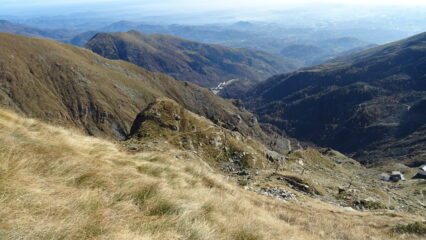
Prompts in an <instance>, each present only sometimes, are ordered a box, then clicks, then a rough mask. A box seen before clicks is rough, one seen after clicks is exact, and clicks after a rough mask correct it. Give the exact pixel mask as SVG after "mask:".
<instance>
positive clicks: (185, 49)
mask: <svg viewBox="0 0 426 240" xmlns="http://www.w3.org/2000/svg"><path fill="white" fill-rule="evenodd" d="M86 48H88V49H90V50H92V51H93V52H95V53H98V54H100V55H101V56H104V57H106V58H109V59H121V60H125V61H129V62H131V63H134V64H136V65H139V66H141V67H143V68H146V69H148V70H149V71H153V72H161V73H165V74H168V75H170V76H173V77H175V78H176V79H178V80H182V81H189V82H193V83H196V84H198V85H200V86H202V87H207V88H212V87H216V86H218V85H219V84H220V83H223V82H227V81H230V80H233V79H234V80H235V79H239V80H247V81H249V82H259V81H262V80H264V79H266V78H268V77H270V76H272V75H274V74H278V73H283V72H289V71H292V70H296V69H297V68H299V67H300V66H301V65H300V64H299V63H298V62H297V61H294V60H291V59H285V58H281V57H278V56H274V55H271V54H268V53H264V52H260V51H254V50H246V49H232V48H228V47H223V46H220V45H213V44H203V43H198V42H194V41H189V40H185V39H181V38H177V37H173V36H169V35H162V34H153V35H147V34H143V33H140V32H137V31H129V32H127V33H100V34H97V35H96V36H95V37H93V38H92V39H91V40H90V41H89V42H88V43H87V44H86Z"/></svg>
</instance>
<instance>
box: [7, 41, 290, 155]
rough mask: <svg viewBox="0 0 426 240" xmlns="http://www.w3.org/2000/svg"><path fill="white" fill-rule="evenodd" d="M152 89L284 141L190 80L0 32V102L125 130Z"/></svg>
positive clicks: (56, 118)
mask: <svg viewBox="0 0 426 240" xmlns="http://www.w3.org/2000/svg"><path fill="white" fill-rule="evenodd" d="M158 97H168V98H171V99H173V100H175V101H176V102H178V103H179V104H180V105H181V106H183V107H185V108H186V109H188V110H190V111H192V112H194V113H197V114H200V115H202V116H205V117H206V118H208V119H211V120H213V121H214V122H216V123H217V124H219V125H221V126H224V127H226V128H228V129H231V130H235V131H239V132H241V133H242V134H244V135H246V136H253V137H256V138H258V139H263V140H264V141H265V142H270V143H273V144H274V146H276V147H278V148H280V149H285V148H286V146H285V145H286V144H287V141H286V140H285V139H281V140H280V138H276V139H275V137H274V138H270V137H269V136H266V135H265V134H264V133H263V131H262V130H261V129H260V127H259V125H258V124H257V120H256V118H254V117H253V115H252V114H250V113H249V112H247V111H246V110H244V109H243V108H241V107H237V106H235V105H234V104H232V102H230V101H227V100H224V99H221V98H219V97H217V96H215V95H214V94H213V93H211V92H210V91H208V90H207V89H203V88H201V87H197V86H195V85H193V84H191V83H187V82H180V81H176V80H175V79H173V78H171V77H169V76H166V75H163V74H159V73H151V72H148V71H146V70H144V69H142V68H140V67H138V66H135V65H133V64H130V63H126V62H123V61H112V60H108V59H105V58H103V57H100V56H98V55H96V54H94V53H92V52H91V51H89V50H86V49H82V48H77V47H73V46H70V45H66V44H61V43H58V42H54V41H49V40H44V39H32V38H27V37H22V36H16V35H11V34H0V105H1V106H4V107H7V108H10V109H13V110H15V111H18V112H21V113H24V114H26V115H27V116H31V117H36V118H39V119H43V120H45V121H48V122H53V123H55V124H60V125H66V126H72V127H75V128H78V129H81V130H83V131H84V132H86V133H89V134H91V135H96V136H109V137H115V138H119V139H124V138H126V137H127V135H128V133H129V130H130V127H131V124H132V122H133V120H134V118H135V116H136V115H137V114H138V113H139V112H140V111H141V110H142V109H144V108H145V107H146V106H147V105H148V104H149V103H151V102H153V101H154V100H155V99H156V98H158Z"/></svg>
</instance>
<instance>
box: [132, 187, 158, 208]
mask: <svg viewBox="0 0 426 240" xmlns="http://www.w3.org/2000/svg"><path fill="white" fill-rule="evenodd" d="M157 194H158V185H157V184H151V185H147V186H143V187H141V188H140V189H138V190H137V191H135V192H133V194H132V199H133V203H134V204H135V205H137V206H138V207H139V208H140V209H143V208H144V206H145V203H146V202H147V201H148V200H149V199H151V198H153V197H154V196H156V195H157Z"/></svg>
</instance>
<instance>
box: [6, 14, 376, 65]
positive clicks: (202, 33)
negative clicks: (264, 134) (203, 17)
mask: <svg viewBox="0 0 426 240" xmlns="http://www.w3.org/2000/svg"><path fill="white" fill-rule="evenodd" d="M131 30H136V31H139V32H143V33H144V34H167V35H171V36H175V37H179V38H184V39H188V40H192V41H197V42H201V43H207V44H220V45H223V46H227V47H233V48H247V49H252V50H259V51H264V52H267V53H269V54H272V55H276V56H282V57H285V58H292V59H293V61H298V62H300V63H303V64H304V65H305V66H310V65H314V64H319V63H323V62H326V61H329V60H331V59H332V58H334V57H337V56H340V55H343V54H347V53H348V52H354V51H359V50H360V49H362V48H365V47H367V46H370V44H369V43H367V42H364V41H361V40H359V39H357V38H354V37H342V36H341V35H339V34H334V33H326V32H323V31H314V30H313V29H309V28H305V29H287V28H283V27H280V26H276V25H273V24H269V25H268V24H267V25H265V24H262V23H251V22H237V23H235V24H231V25H198V26H194V25H177V24H172V25H155V24H145V23H136V22H129V21H119V22H115V23H112V24H110V25H107V26H105V27H102V28H95V29H93V30H89V31H87V30H86V28H73V29H41V28H37V27H31V26H27V25H22V24H16V23H12V22H9V21H5V20H3V21H1V22H0V32H7V33H14V34H19V35H24V36H30V37H43V38H49V39H54V40H57V41H61V42H65V43H69V44H72V45H75V46H80V47H82V46H84V45H85V44H86V43H87V42H88V41H89V40H90V39H91V38H93V37H94V36H95V35H96V34H98V33H111V32H128V31H131ZM349 36H350V35H349Z"/></svg>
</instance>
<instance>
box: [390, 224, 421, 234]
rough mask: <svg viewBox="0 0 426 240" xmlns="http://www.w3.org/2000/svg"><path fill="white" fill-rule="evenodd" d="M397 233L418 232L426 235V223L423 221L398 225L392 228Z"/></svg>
mask: <svg viewBox="0 0 426 240" xmlns="http://www.w3.org/2000/svg"><path fill="white" fill-rule="evenodd" d="M392 230H393V231H394V232H396V233H401V234H403V233H408V234H418V235H425V236H426V225H425V224H424V223H421V222H415V223H409V224H407V225H398V226H396V227H394V228H393V229H392Z"/></svg>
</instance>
